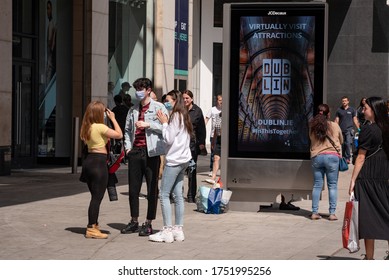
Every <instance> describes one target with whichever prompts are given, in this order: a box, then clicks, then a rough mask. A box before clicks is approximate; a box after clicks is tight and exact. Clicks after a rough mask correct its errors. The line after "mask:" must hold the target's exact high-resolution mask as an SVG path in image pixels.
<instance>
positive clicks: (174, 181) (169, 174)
mask: <svg viewBox="0 0 389 280" xmlns="http://www.w3.org/2000/svg"><path fill="white" fill-rule="evenodd" d="M187 168H188V163H182V164H180V165H175V166H169V165H165V169H164V170H163V175H162V182H161V192H160V199H161V208H162V218H163V225H164V226H166V227H170V226H173V224H172V220H173V219H172V208H171V205H170V199H169V196H170V193H172V194H173V198H174V213H175V225H177V226H183V225H184V210H185V208H184V197H183V193H182V191H183V186H184V185H183V184H184V175H185V170H186V169H187Z"/></svg>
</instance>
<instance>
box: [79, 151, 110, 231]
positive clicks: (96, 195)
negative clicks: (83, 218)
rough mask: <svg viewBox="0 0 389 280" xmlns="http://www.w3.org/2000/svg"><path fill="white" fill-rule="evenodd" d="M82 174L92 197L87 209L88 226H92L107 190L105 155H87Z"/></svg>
mask: <svg viewBox="0 0 389 280" xmlns="http://www.w3.org/2000/svg"><path fill="white" fill-rule="evenodd" d="M82 172H83V175H84V176H85V179H86V180H87V184H88V188H89V191H90V193H91V195H92V197H91V200H90V203H89V208H88V225H93V224H97V223H98V218H99V212H100V204H101V201H102V200H103V197H104V194H105V190H106V189H107V184H108V167H107V155H106V154H97V153H91V154H88V156H87V157H86V159H85V160H84V161H83V163H82Z"/></svg>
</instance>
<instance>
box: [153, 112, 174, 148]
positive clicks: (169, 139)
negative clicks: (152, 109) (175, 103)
mask: <svg viewBox="0 0 389 280" xmlns="http://www.w3.org/2000/svg"><path fill="white" fill-rule="evenodd" d="M171 117H172V119H171V120H170V123H168V117H167V115H166V114H165V113H163V112H162V110H159V111H158V112H157V118H158V120H159V121H160V122H161V124H162V127H163V130H162V135H163V139H164V140H165V142H166V144H168V145H171V144H172V143H173V142H174V140H175V139H176V137H177V134H178V131H177V130H179V129H180V127H179V119H178V118H179V117H180V114H179V113H174V114H173V115H172V116H171Z"/></svg>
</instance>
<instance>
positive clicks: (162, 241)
mask: <svg viewBox="0 0 389 280" xmlns="http://www.w3.org/2000/svg"><path fill="white" fill-rule="evenodd" d="M149 241H151V242H157V243H164V242H165V243H173V242H174V239H173V240H153V239H149Z"/></svg>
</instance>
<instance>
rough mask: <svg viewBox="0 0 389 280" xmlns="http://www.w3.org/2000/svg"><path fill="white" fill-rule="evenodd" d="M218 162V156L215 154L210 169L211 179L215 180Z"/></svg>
mask: <svg viewBox="0 0 389 280" xmlns="http://www.w3.org/2000/svg"><path fill="white" fill-rule="evenodd" d="M219 162H220V157H219V156H217V155H214V158H213V169H212V180H214V181H215V180H216V174H217V171H218V170H219Z"/></svg>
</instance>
